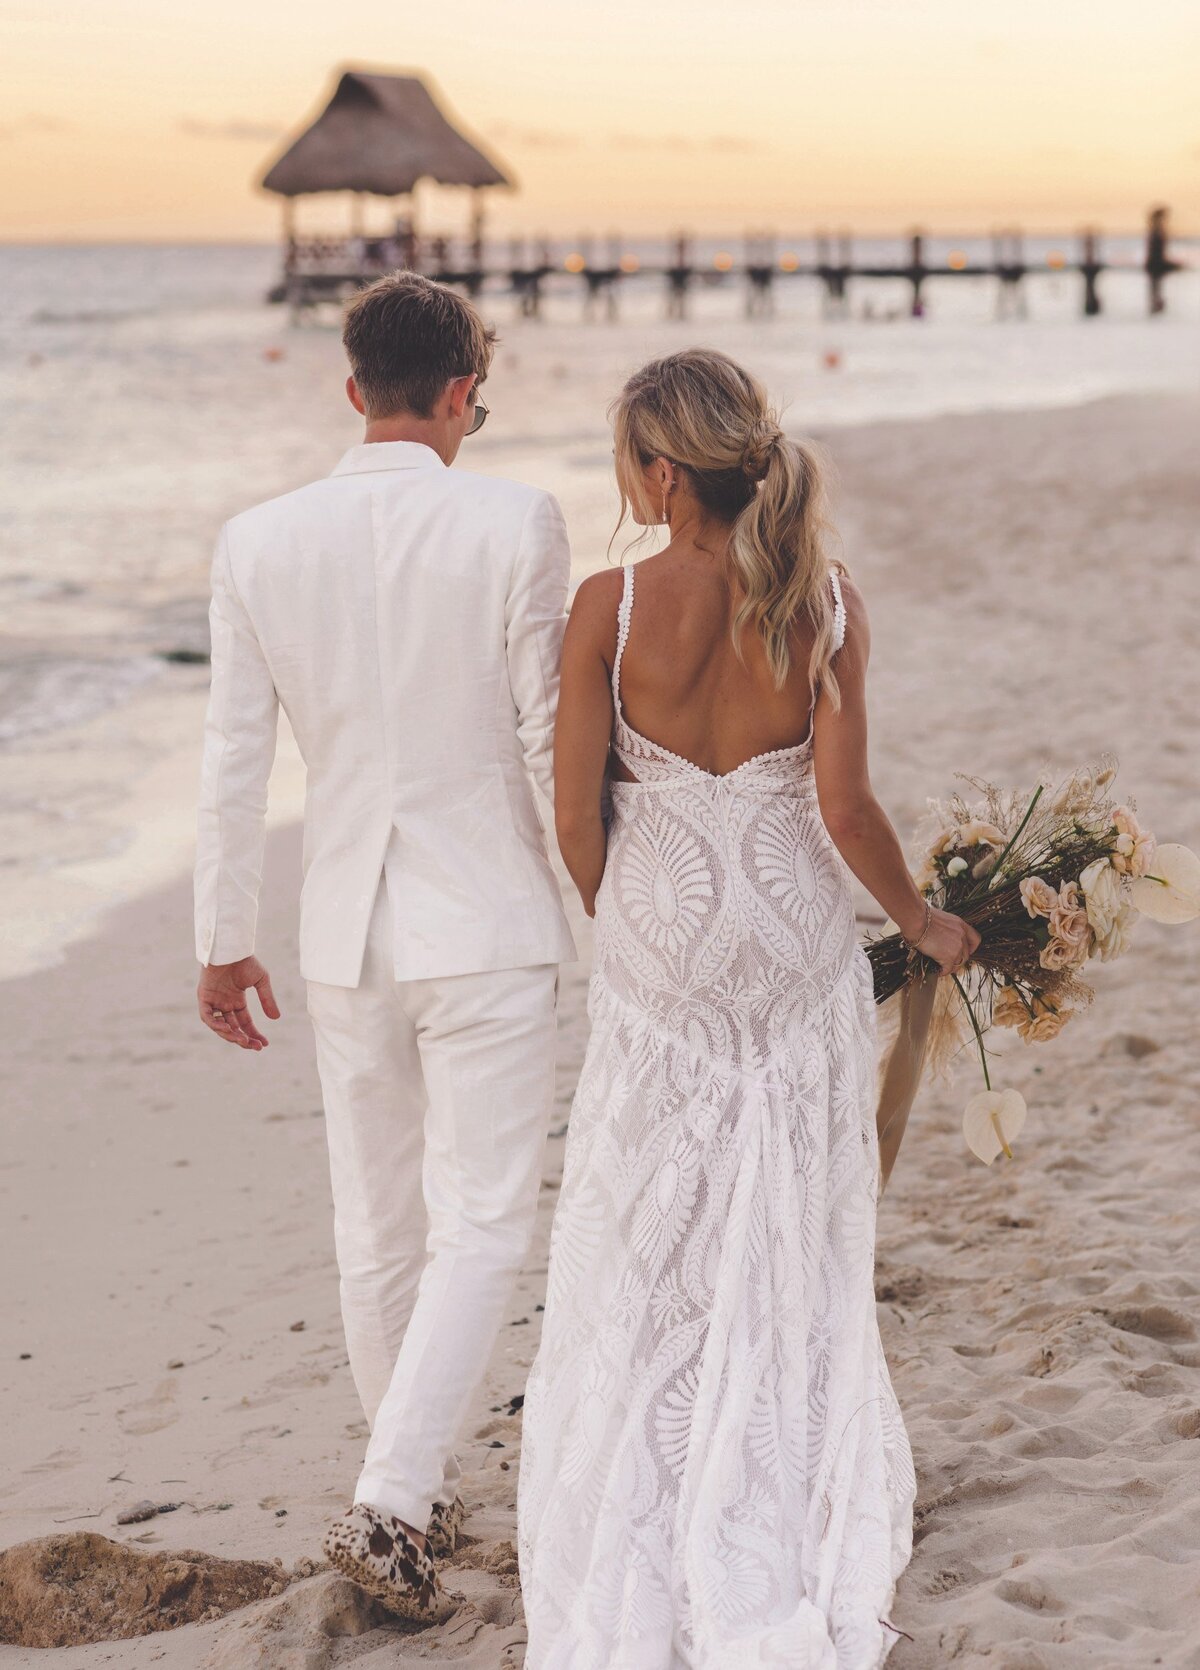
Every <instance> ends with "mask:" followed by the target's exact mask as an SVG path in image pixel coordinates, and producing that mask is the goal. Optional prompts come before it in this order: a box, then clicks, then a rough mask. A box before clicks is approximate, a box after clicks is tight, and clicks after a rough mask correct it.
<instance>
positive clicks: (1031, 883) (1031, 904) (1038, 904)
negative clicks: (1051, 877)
mask: <svg viewBox="0 0 1200 1670" xmlns="http://www.w3.org/2000/svg"><path fill="white" fill-rule="evenodd" d="M1021 898H1022V900H1023V902H1024V905H1025V909H1026V910H1027V911H1028V912H1029V914H1030V916H1032V917H1035V918H1036V917H1038V916H1047V917H1048V916H1049V915H1050V912H1051V911H1052V910H1054V909H1055V907H1056V906H1057V904H1058V893H1057V891H1056V890H1055V889H1054V888H1053V887H1051V885H1050V883H1049V882H1048V881H1043V880H1042V878H1041V876H1026V877H1025V880H1024V881H1023V882H1022V883H1021Z"/></svg>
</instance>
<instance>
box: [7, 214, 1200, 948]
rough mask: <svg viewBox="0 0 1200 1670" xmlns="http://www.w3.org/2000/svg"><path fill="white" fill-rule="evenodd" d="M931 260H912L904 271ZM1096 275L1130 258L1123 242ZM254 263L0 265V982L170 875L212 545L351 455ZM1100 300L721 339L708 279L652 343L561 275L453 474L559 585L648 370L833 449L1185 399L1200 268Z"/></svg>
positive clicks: (631, 295) (1199, 362) (639, 303)
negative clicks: (682, 352) (696, 374)
mask: <svg viewBox="0 0 1200 1670" xmlns="http://www.w3.org/2000/svg"><path fill="white" fill-rule="evenodd" d="M789 247H794V248H795V249H796V251H797V253H798V254H799V255H800V256H801V257H802V258H803V257H804V256H805V255H806V253H807V251H806V248H805V246H804V244H803V242H802V241H801V240H797V241H796V242H795V244H794V245H789V244H788V243H787V241H786V240H782V239H781V240H780V242H779V245H778V248H779V249H780V251H782V250H784V249H787V248H789ZM962 247H963V248H964V249H965V251H966V253H968V254H969V255H973V254H981V255H982V254H986V250H985V249H984V248H982V247H977V248H973V247H972V246H970V245H963V246H962ZM1046 247H1047V248H1048V247H1049V246H1048V245H1047V246H1046ZM1063 247H1068V246H1066V245H1064V246H1063ZM948 248H949V246H948V245H946V246H944V247H943V246H940V245H936V244H933V243H931V244H930V246H929V252H928V253H929V257H930V259H931V260H932V259H941V258H943V257H944V254H945V253H946V250H947V249H948ZM564 251H565V246H564ZM637 252H638V253H640V254H642V255H643V258H645V259H652V258H653V257H654V255H655V253H656V252H655V251H654V250H653V249H651V248H649V247H645V248H643V249H642V250H640V251H637ZM717 252H718V250H717V245H716V244H715V243H713V244H711V245H706V246H698V248H697V255H698V256H700V257H701V258H703V259H706V260H707V259H711V258H712V256H713V255H714V254H716V253H717ZM731 252H732V253H734V254H737V253H739V252H738V250H737V249H736V246H734V247H733V249H732V251H731ZM859 252H860V253H861V254H863V255H867V254H870V255H872V256H874V257H875V258H876V259H878V260H881V261H882V260H887V259H892V258H895V256H896V255H897V254H898V253H899V252H900V250H899V246H898V245H897V246H892V247H890V248H889V247H885V246H883V245H879V246H876V247H873V248H869V249H868V248H867V247H866V246H862V245H860V246H859ZM1029 253H1030V255H1031V257H1032V256H1034V255H1035V254H1036V253H1038V252H1037V251H1036V250H1035V248H1034V246H1032V245H1031V246H1030V250H1029ZM1041 253H1042V254H1044V253H1045V250H1043V251H1041ZM1110 253H1112V254H1114V255H1115V254H1118V253H1119V254H1121V255H1122V256H1124V257H1125V258H1127V259H1129V260H1130V261H1135V260H1136V259H1137V254H1138V250H1137V245H1136V242H1130V243H1129V244H1128V245H1126V246H1124V247H1123V248H1121V249H1120V250H1118V249H1117V248H1116V247H1115V246H1112V247H1111V248H1110ZM1181 253H1184V252H1181ZM1192 258H1193V259H1195V258H1196V256H1195V252H1192ZM276 270H277V255H276V252H275V251H274V250H273V249H271V248H264V247H210V246H201V247H121V246H105V247H96V248H88V247H83V246H72V247H69V248H35V247H26V248H17V247H10V248H0V456H2V458H3V465H2V468H0V968H3V969H5V970H7V971H10V972H19V971H21V970H22V969H25V968H29V967H34V966H38V965H39V964H41V963H44V962H45V961H47V960H52V959H53V958H54V957H55V956H57V955H59V954H60V953H61V950H62V947H63V946H64V945H65V944H67V943H69V942H70V941H71V940H72V939H76V938H78V937H80V936H81V935H83V934H86V933H87V932H88V931H89V930H90V927H91V925H92V924H93V923H94V921H95V920H96V917H97V914H98V913H100V912H103V911H104V910H106V909H107V908H109V907H110V906H111V905H112V904H113V903H114V902H115V901H117V900H119V899H121V898H127V897H130V896H132V895H134V894H136V893H139V892H143V891H145V890H146V889H147V888H149V887H152V886H154V885H157V884H158V882H160V881H164V880H166V879H168V878H169V877H171V876H173V875H177V874H178V873H179V871H180V870H181V869H183V868H186V866H187V864H188V863H189V861H190V848H191V839H192V836H191V830H192V820H193V807H194V799H195V782H196V770H197V763H198V754H199V737H200V719H201V714H202V711H203V703H204V697H205V689H206V685H207V669H206V667H205V666H204V665H203V664H201V663H200V662H199V661H197V660H192V661H189V660H187V659H186V658H187V657H189V656H191V657H202V656H203V654H204V652H205V651H206V649H207V628H206V607H207V590H208V564H209V558H210V552H211V549H212V543H213V539H214V536H215V534H216V532H217V529H218V528H219V526H220V524H221V522H222V521H224V520H225V518H226V517H228V516H230V515H231V514H233V513H235V512H236V511H238V510H240V509H242V508H244V507H245V506H247V505H249V504H252V503H254V502H256V501H258V500H261V499H264V498H268V497H270V496H272V495H273V494H276V493H280V492H284V491H287V490H288V489H290V488H292V487H295V486H297V485H299V484H300V483H302V482H304V481H307V480H311V479H312V478H313V477H315V476H318V475H321V474H324V473H327V472H328V470H329V469H330V468H331V467H332V465H333V464H334V463H335V462H336V460H337V458H338V457H339V456H340V454H341V453H342V451H343V450H344V449H345V448H346V447H348V446H350V445H352V444H354V442H355V441H356V440H357V439H358V434H359V429H358V422H357V420H356V418H355V417H354V414H353V412H352V411H351V409H350V407H349V405H348V404H347V402H346V400H345V395H344V389H343V384H344V380H345V365H344V362H343V358H342V353H341V346H340V342H339V337H338V331H337V321H336V318H333V317H326V318H324V319H322V320H319V321H310V322H307V323H304V324H301V325H294V324H292V323H291V322H290V321H289V319H288V317H287V316H286V314H285V313H284V312H283V311H281V310H280V309H278V308H271V307H269V306H267V305H266V303H265V301H264V296H265V293H266V291H267V290H268V288H269V286H270V285H271V283H272V282H273V281H274V279H275V276H276ZM1103 291H1104V300H1105V304H1106V312H1105V314H1104V316H1103V317H1102V318H1100V319H1095V320H1091V321H1087V322H1084V321H1082V320H1081V319H1080V318H1079V317H1078V315H1079V307H1080V295H1079V281H1078V279H1077V278H1075V277H1073V276H1071V275H1066V274H1057V275H1056V274H1050V273H1047V274H1044V275H1039V277H1038V278H1037V279H1036V280H1035V281H1031V283H1030V284H1029V287H1028V303H1029V310H1028V316H1027V317H1025V318H1022V319H1011V320H1006V321H1003V322H998V321H997V320H996V318H995V289H994V286H993V285H992V284H990V283H989V282H988V281H983V280H980V281H976V280H966V279H954V280H952V281H945V282H938V281H937V280H934V281H932V282H931V284H930V286H929V293H928V297H927V316H926V317H925V318H924V319H921V320H912V319H910V318H908V317H906V316H905V308H906V303H907V297H906V294H905V291H904V287H903V286H902V285H893V284H885V283H882V282H881V283H876V284H872V285H870V286H866V285H863V286H860V287H858V288H857V289H856V290H852V294H851V307H850V311H849V315H848V317H845V318H842V319H836V320H834V319H826V318H824V317H823V316H822V313H821V308H820V299H819V295H818V293H817V289H816V286H815V285H814V284H812V283H811V282H810V281H806V280H800V279H796V280H792V281H789V282H787V283H782V282H781V283H780V285H779V286H778V305H777V312H776V314H775V316H774V317H773V318H770V319H765V320H751V319H747V318H746V317H745V312H744V307H743V296H742V293H741V291H740V289H739V287H738V286H737V285H734V284H727V285H725V286H723V287H720V288H711V287H707V286H705V287H703V288H702V289H701V290H700V291H699V292H698V293H697V295H696V296H695V299H694V305H693V309H692V313H691V317H690V318H689V319H688V320H686V321H684V322H679V321H671V322H668V321H666V320H665V319H664V318H663V296H662V284H661V280H657V281H656V280H654V279H652V278H650V277H649V276H645V277H643V278H639V279H636V280H633V281H630V282H629V283H628V284H626V285H625V286H624V287H623V289H622V293H621V306H620V319H619V320H618V321H617V322H616V323H608V322H599V321H597V322H595V323H586V322H584V321H583V319H582V316H581V315H582V308H581V286H580V284H579V281H578V280H573V279H570V278H569V277H568V276H567V275H565V274H564V275H562V276H561V277H560V278H559V279H557V280H556V281H555V282H554V283H553V285H552V286H551V294H550V296H549V298H548V303H547V307H546V310H545V316H544V317H543V319H541V320H540V321H537V322H533V321H528V320H522V319H520V318H519V317H517V314H516V309H515V307H514V304H513V302H512V299H511V298H510V297H508V296H507V295H505V294H502V293H496V294H488V295H486V296H485V299H484V303H483V305H484V310H485V312H486V313H487V314H488V316H489V317H490V318H491V319H492V320H493V322H494V323H495V324H496V325H497V327H498V329H499V332H500V337H501V345H500V349H499V351H498V353H497V357H496V361H495V364H494V366H493V370H492V374H491V378H490V380H489V383H488V401H489V405H490V406H491V409H492V416H491V418H490V419H489V422H488V424H487V426H486V427H485V429H484V430H483V431H482V432H481V433H480V435H479V436H477V437H474V438H473V439H472V440H470V441H469V442H468V443H467V447H466V449H464V453H463V462H464V463H465V464H466V465H467V466H468V467H472V468H476V469H479V470H482V471H484V472H488V473H495V474H503V475H512V476H515V477H518V478H520V479H525V480H529V481H534V482H538V483H539V484H542V485H544V486H547V487H549V488H550V489H551V490H553V491H554V492H556V493H557V494H558V496H559V498H560V500H561V502H562V504H563V507H564V509H565V511H566V514H567V519H568V523H569V525H570V528H571V532H572V545H573V549H574V552H575V556H576V566H577V570H578V572H579V573H580V574H582V573H585V572H588V571H589V570H591V569H594V568H596V567H598V566H600V565H601V564H602V563H603V562H604V561H605V560H606V556H607V549H608V543H609V537H610V535H611V533H612V529H613V523H614V518H615V512H616V496H615V492H614V489H613V484H612V456H611V440H610V437H609V433H608V427H607V421H606V416H605V411H606V407H607V404H608V402H609V400H610V399H611V397H612V395H613V394H614V393H615V392H616V390H617V389H618V388H619V387H620V385H621V383H622V381H623V380H624V378H625V377H626V376H627V375H628V373H629V372H630V371H632V370H633V369H634V368H635V367H637V366H638V365H639V364H641V363H644V361H645V360H647V359H649V358H651V357H653V356H655V355H657V354H661V353H663V352H667V351H670V350H672V349H676V348H680V347H684V346H688V345H691V344H694V343H698V342H699V343H706V344H709V345H712V346H717V347H721V348H724V349H726V350H727V351H728V352H730V353H732V354H734V355H736V356H737V357H739V358H741V359H742V360H743V361H745V363H747V364H748V365H750V366H751V367H752V368H753V369H754V370H756V371H757V372H758V373H759V374H760V375H761V376H762V377H763V378H764V380H765V381H766V383H767V385H768V387H769V388H770V389H771V391H772V394H773V396H774V397H775V398H776V399H777V400H778V401H779V402H780V403H781V405H782V406H783V407H784V421H785V423H786V424H787V426H788V427H789V428H790V429H791V430H792V431H793V432H795V433H808V432H815V433H817V434H818V435H825V436H826V437H828V439H829V440H830V442H831V444H832V445H833V448H834V451H835V454H836V431H837V429H838V428H839V427H841V426H845V425H851V424H861V423H873V422H880V421H884V422H886V421H893V420H920V419H922V418H926V417H930V416H933V415H936V414H938V413H945V412H963V413H969V412H978V411H983V410H988V409H993V408H1009V409H1018V408H1026V407H1044V406H1048V405H1063V404H1071V403H1075V402H1081V401H1086V400H1091V399H1095V398H1100V397H1103V396H1105V395H1110V394H1116V393H1121V392H1125V391H1139V390H1159V389H1161V390H1168V389H1177V388H1184V387H1187V388H1194V387H1196V386H1197V385H1198V384H1200V271H1196V270H1192V271H1188V272H1183V273H1180V274H1178V275H1176V276H1175V277H1174V278H1173V279H1172V280H1171V281H1170V285H1169V292H1168V294H1169V311H1168V313H1167V314H1166V316H1165V317H1159V318H1157V319H1153V320H1151V319H1148V318H1147V317H1146V316H1145V294H1144V280H1143V279H1142V277H1141V275H1140V274H1139V273H1138V272H1137V271H1135V270H1130V271H1121V272H1113V273H1111V274H1109V275H1107V276H1106V278H1105V280H1104V284H1103ZM868 311H869V313H870V315H871V316H870V317H868V316H866V315H867V313H868ZM888 315H894V316H892V317H888ZM180 656H182V657H183V658H184V659H182V660H181V659H180ZM302 792H303V775H302V770H301V767H300V764H299V761H298V758H297V756H296V754H295V750H294V747H293V746H292V745H291V744H290V743H289V739H288V736H287V733H286V728H285V731H284V735H283V738H282V740H281V748H280V757H279V762H278V764H277V769H276V775H275V777H274V778H273V779H272V816H273V817H274V818H276V819H278V820H286V819H288V818H291V817H295V816H296V815H298V808H299V805H300V802H301V797H302ZM181 933H183V934H184V935H185V936H186V929H185V928H184V927H183V926H182V925H181Z"/></svg>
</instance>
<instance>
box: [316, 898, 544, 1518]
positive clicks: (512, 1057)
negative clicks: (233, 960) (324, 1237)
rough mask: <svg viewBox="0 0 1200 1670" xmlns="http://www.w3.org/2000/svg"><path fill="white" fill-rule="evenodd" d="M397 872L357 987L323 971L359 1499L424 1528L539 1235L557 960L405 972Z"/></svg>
mask: <svg viewBox="0 0 1200 1670" xmlns="http://www.w3.org/2000/svg"><path fill="white" fill-rule="evenodd" d="M392 971H393V963H392V936H391V921H390V912H389V909H388V903H387V894H386V887H385V886H384V885H381V887H380V892H379V898H378V899H377V901H376V904H375V910H374V913H373V915H372V918H371V927H370V931H369V934H368V938H367V948H366V957H365V960H364V963H363V971H362V978H361V981H360V983H359V985H358V986H357V987H356V988H354V989H350V988H347V987H342V986H325V985H321V984H318V983H317V982H310V984H309V988H308V1009H309V1014H310V1015H311V1017H312V1021H313V1027H314V1030H315V1032H316V1038H317V1067H318V1070H319V1072H320V1076H321V1090H322V1093H323V1096H324V1101H325V1122H326V1130H327V1132H328V1137H329V1161H330V1173H331V1177H332V1182H333V1213H334V1241H335V1245H336V1248H337V1259H338V1268H339V1273H340V1276H341V1298H342V1317H343V1321H344V1324H345V1329H346V1346H347V1349H348V1351H349V1356H350V1369H351V1373H352V1374H353V1376H354V1382H355V1385H356V1386H357V1388H358V1394H359V1397H360V1398H361V1400H362V1406H363V1409H364V1411H365V1413H366V1417H367V1421H368V1423H369V1424H370V1427H371V1438H370V1442H369V1444H368V1446H367V1456H366V1463H365V1465H364V1467H363V1471H362V1473H361V1475H360V1477H359V1481H358V1485H357V1488H356V1490H355V1501H358V1502H370V1503H372V1504H374V1506H376V1507H378V1508H382V1509H383V1510H385V1511H386V1512H388V1513H393V1514H395V1515H396V1516H397V1518H399V1519H400V1520H402V1521H403V1522H404V1523H405V1524H406V1525H411V1526H412V1527H414V1528H415V1529H417V1530H424V1528H425V1526H426V1524H427V1523H428V1519H429V1513H430V1509H431V1506H432V1504H433V1503H434V1502H435V1501H436V1502H449V1501H451V1500H453V1497H454V1494H455V1491H456V1488H457V1485H458V1463H457V1461H456V1460H455V1457H454V1454H453V1450H454V1444H455V1442H456V1440H457V1438H458V1437H459V1435H460V1432H461V1429H462V1426H463V1423H464V1421H465V1420H466V1417H467V1413H468V1410H469V1407H470V1403H471V1400H472V1398H473V1397H474V1395H475V1393H476V1391H477V1390H478V1388H479V1385H480V1382H481V1381H482V1379H483V1375H484V1371H485V1370H486V1368H487V1363H488V1359H489V1357H490V1355H491V1351H492V1347H493V1345H494V1344H495V1340H496V1336H497V1333H498V1332H499V1328H500V1324H501V1321H502V1318H503V1310H504V1306H505V1304H506V1303H507V1301H508V1298H509V1294H510V1293H511V1290H512V1285H513V1282H514V1280H515V1278H516V1276H517V1273H518V1272H519V1270H520V1268H521V1264H522V1261H523V1259H524V1257H525V1254H526V1252H527V1250H528V1247H529V1242H530V1239H531V1236H532V1232H533V1222H534V1215H535V1213H536V1210H537V1200H538V1189H539V1185H540V1181H541V1175H542V1164H543V1159H544V1152H545V1143H546V1133H547V1129H548V1126H549V1119H550V1109H551V1105H552V1101H553V1096H554V1049H555V985H556V980H557V973H558V970H557V968H556V967H555V966H554V965H552V964H551V965H545V966H540V967H536V968H515V969H505V970H501V971H499V972H494V973H486V974H463V975H457V976H453V977H446V978H439V979H432V980H403V981H397V980H396V979H395V978H394V975H393V972H392Z"/></svg>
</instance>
